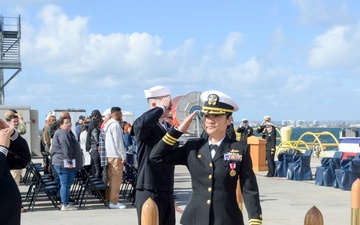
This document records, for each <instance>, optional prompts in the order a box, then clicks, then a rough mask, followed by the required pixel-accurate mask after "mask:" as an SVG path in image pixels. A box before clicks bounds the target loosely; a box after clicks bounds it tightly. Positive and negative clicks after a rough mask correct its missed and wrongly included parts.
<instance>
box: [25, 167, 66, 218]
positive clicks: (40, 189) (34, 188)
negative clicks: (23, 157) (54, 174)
mask: <svg viewBox="0 0 360 225" xmlns="http://www.w3.org/2000/svg"><path fill="white" fill-rule="evenodd" d="M27 169H28V170H29V171H30V175H29V176H31V177H32V178H31V182H30V183H29V189H28V193H27V196H26V201H29V206H28V209H29V210H30V211H33V210H34V206H35V203H36V201H37V199H38V196H39V193H45V195H46V196H47V197H48V199H49V200H50V202H51V203H52V205H53V206H54V207H55V208H57V209H60V207H59V205H60V202H58V201H57V198H56V193H57V192H58V190H59V185H58V183H57V182H55V181H51V180H50V179H48V178H47V176H44V177H43V176H42V175H41V174H40V171H39V170H38V168H37V166H36V165H35V164H34V163H33V162H30V163H29V165H28V168H27Z"/></svg>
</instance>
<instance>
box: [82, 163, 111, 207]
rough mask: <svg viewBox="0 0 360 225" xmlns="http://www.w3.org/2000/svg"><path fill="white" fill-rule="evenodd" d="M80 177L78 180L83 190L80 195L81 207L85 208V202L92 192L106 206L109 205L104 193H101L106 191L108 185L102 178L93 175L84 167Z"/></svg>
mask: <svg viewBox="0 0 360 225" xmlns="http://www.w3.org/2000/svg"><path fill="white" fill-rule="evenodd" d="M78 179H79V180H78V182H80V183H79V185H81V190H80V192H79V196H78V200H79V207H80V208H82V209H83V210H84V209H85V204H86V201H87V199H88V197H89V195H90V194H91V195H94V196H95V197H96V198H98V199H99V201H100V202H101V203H103V204H104V206H107V205H108V203H107V202H106V201H105V199H104V196H103V194H102V193H101V192H105V190H106V189H107V188H108V187H107V186H106V184H104V182H103V181H102V180H101V179H99V178H94V177H91V176H90V175H89V173H88V172H87V171H86V170H85V169H84V168H82V169H81V170H80V171H79V173H78Z"/></svg>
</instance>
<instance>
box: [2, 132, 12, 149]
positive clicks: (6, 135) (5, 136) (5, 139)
mask: <svg viewBox="0 0 360 225" xmlns="http://www.w3.org/2000/svg"><path fill="white" fill-rule="evenodd" d="M13 133H14V129H13V128H10V127H8V128H4V129H1V130H0V145H2V146H4V147H6V148H9V146H10V136H11V135H12V134H13Z"/></svg>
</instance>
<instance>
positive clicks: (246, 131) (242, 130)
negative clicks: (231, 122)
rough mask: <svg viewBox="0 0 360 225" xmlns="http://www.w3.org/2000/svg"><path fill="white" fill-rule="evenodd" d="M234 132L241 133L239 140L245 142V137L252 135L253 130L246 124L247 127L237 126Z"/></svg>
mask: <svg viewBox="0 0 360 225" xmlns="http://www.w3.org/2000/svg"><path fill="white" fill-rule="evenodd" d="M236 132H238V133H240V134H241V137H240V141H242V142H245V143H246V142H247V138H248V137H250V136H252V135H254V130H253V128H252V127H250V126H247V127H244V126H242V127H239V128H238V129H237V130H236Z"/></svg>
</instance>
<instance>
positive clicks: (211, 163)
mask: <svg viewBox="0 0 360 225" xmlns="http://www.w3.org/2000/svg"><path fill="white" fill-rule="evenodd" d="M181 134H182V133H181V132H179V131H177V130H176V129H174V128H173V129H172V130H170V131H169V133H167V134H166V135H165V136H164V138H163V139H162V140H161V141H160V142H159V143H158V144H157V145H156V146H155V148H154V149H153V151H152V152H151V154H150V159H151V160H152V161H154V162H157V163H164V164H172V165H186V166H187V168H188V170H189V172H190V175H191V180H192V191H193V193H192V196H191V199H190V201H189V203H188V205H187V206H186V208H185V211H184V214H183V216H182V218H181V221H180V222H181V224H184V225H200V224H201V225H223V224H224V225H225V224H226V225H241V224H244V222H243V216H242V213H241V211H240V209H239V207H238V204H237V201H236V184H237V180H238V176H240V184H241V189H242V194H243V199H244V202H245V206H246V209H247V212H248V215H249V224H251V225H255V224H262V212H261V206H260V200H259V190H258V185H257V181H256V177H255V174H254V172H253V170H252V162H251V158H250V155H249V152H247V151H246V150H245V149H246V145H245V144H243V143H240V142H237V141H233V140H231V139H230V138H229V137H227V136H226V137H225V139H224V140H223V141H222V143H221V145H220V146H219V149H218V150H217V151H216V153H215V156H214V158H213V159H211V155H210V150H209V143H208V140H207V139H202V138H200V139H190V140H188V141H187V142H186V143H185V145H184V146H182V147H178V148H173V144H174V143H175V141H176V140H177V138H179V137H180V136H181ZM231 150H238V151H239V154H240V155H241V156H242V160H241V161H240V160H239V161H236V162H235V163H236V167H235V171H236V175H235V176H231V175H230V171H231V168H230V166H229V164H230V163H229V161H225V160H224V153H227V152H230V151H231Z"/></svg>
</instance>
